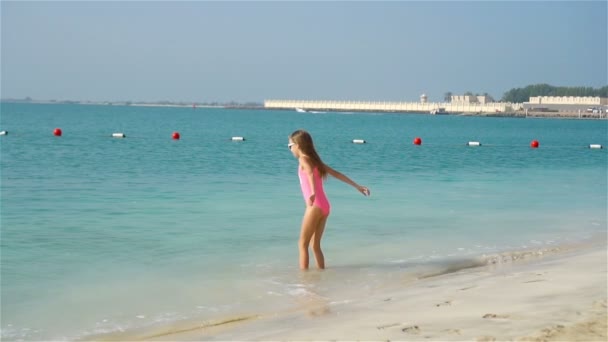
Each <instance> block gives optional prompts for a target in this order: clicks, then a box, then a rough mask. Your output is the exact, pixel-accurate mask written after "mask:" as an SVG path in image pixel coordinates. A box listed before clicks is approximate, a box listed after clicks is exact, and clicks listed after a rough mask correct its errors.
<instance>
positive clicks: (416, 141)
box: [414, 137, 422, 145]
mask: <svg viewBox="0 0 608 342" xmlns="http://www.w3.org/2000/svg"><path fill="white" fill-rule="evenodd" d="M414 145H422V139H420V138H419V137H416V138H414Z"/></svg>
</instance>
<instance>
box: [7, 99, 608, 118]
mask: <svg viewBox="0 0 608 342" xmlns="http://www.w3.org/2000/svg"><path fill="white" fill-rule="evenodd" d="M1 102H2V103H17V104H34V105H36V104H43V105H81V106H104V107H105V106H117V107H144V108H145V107H148V108H192V109H237V110H270V111H295V109H294V108H274V107H272V108H267V107H264V106H261V105H260V106H252V105H229V104H222V105H205V104H196V105H195V106H193V105H192V104H177V103H173V104H158V103H137V102H135V103H130V104H127V103H123V102H77V101H67V102H66V101H64V102H45V101H36V102H19V101H1ZM316 110H318V111H321V113H311V114H325V113H336V114H340V113H349V114H352V113H363V114H365V113H380V114H420V115H430V116H475V117H487V118H513V119H535V118H542V119H576V120H608V115H606V114H603V115H599V114H590V113H582V114H579V113H577V112H542V111H539V112H534V111H528V113H527V114H526V113H525V112H524V111H515V112H497V113H489V112H442V113H438V114H430V113H427V112H421V111H389V110H336V109H316ZM304 114H306V113H304Z"/></svg>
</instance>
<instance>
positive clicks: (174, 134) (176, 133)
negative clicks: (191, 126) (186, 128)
mask: <svg viewBox="0 0 608 342" xmlns="http://www.w3.org/2000/svg"><path fill="white" fill-rule="evenodd" d="M172 137H173V139H175V140H179V132H173V135H172Z"/></svg>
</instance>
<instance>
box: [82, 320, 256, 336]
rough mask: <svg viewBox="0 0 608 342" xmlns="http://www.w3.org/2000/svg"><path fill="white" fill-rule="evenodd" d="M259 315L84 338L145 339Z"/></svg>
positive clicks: (233, 322)
mask: <svg viewBox="0 0 608 342" xmlns="http://www.w3.org/2000/svg"><path fill="white" fill-rule="evenodd" d="M259 317H260V316H259V315H247V316H235V317H228V318H224V319H215V320H208V321H202V322H181V323H179V324H174V325H171V326H162V327H157V328H147V329H138V330H131V331H121V332H112V333H105V334H97V335H91V336H86V337H85V338H84V340H95V341H146V340H150V339H158V338H162V337H168V336H170V335H177V334H182V333H187V332H191V331H195V330H204V329H209V328H213V327H218V326H223V325H228V324H235V323H242V322H246V321H250V320H254V319H256V318H259Z"/></svg>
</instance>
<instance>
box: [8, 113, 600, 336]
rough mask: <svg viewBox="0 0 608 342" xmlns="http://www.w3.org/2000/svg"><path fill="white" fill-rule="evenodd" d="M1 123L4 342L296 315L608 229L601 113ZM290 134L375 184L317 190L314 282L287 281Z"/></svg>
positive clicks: (294, 266) (291, 274)
mask: <svg viewBox="0 0 608 342" xmlns="http://www.w3.org/2000/svg"><path fill="white" fill-rule="evenodd" d="M0 114H1V116H0V130H6V131H8V132H9V133H8V135H6V136H1V137H0V144H1V145H0V146H1V161H0V162H1V164H0V165H1V212H0V213H1V221H0V223H1V230H0V233H1V235H0V253H1V254H0V256H1V269H0V272H1V273H0V276H1V287H0V290H1V325H0V328H1V335H0V337H1V339H2V340H49V339H52V340H74V339H81V338H85V339H86V338H90V337H92V336H99V335H98V334H102V336H106V335H103V334H115V333H120V332H129V331H146V330H150V331H152V330H157V331H162V330H163V329H164V327H168V326H170V325H173V324H181V325H183V326H187V325H188V324H190V323H191V324H194V325H195V326H196V325H197V324H198V325H199V326H200V325H201V322H214V321H222V320H225V319H230V318H231V317H241V316H248V315H260V314H272V313H277V314H280V313H282V312H293V311H294V310H295V311H297V310H298V308H299V307H300V306H301V305H302V302H303V301H304V302H305V301H306V300H307V298H310V296H311V295H314V296H320V297H322V298H324V299H325V300H326V301H327V302H328V303H330V305H334V304H335V305H338V304H339V303H341V302H345V301H350V302H352V301H356V300H357V298H362V297H365V296H366V295H367V294H370V293H373V292H374V291H381V289H382V288H383V287H385V286H387V284H389V283H390V282H391V281H394V280H395V279H407V278H408V277H412V279H415V277H416V275H419V274H421V273H424V272H428V271H430V270H437V269H441V267H447V266H449V265H451V264H454V263H462V262H465V265H466V261H467V260H473V259H475V258H478V257H482V256H483V255H488V254H492V253H498V252H508V251H516V250H522V249H543V248H547V247H551V246H558V245H562V244H570V243H577V242H585V241H589V240H592V239H596V238H598V237H601V238H605V232H606V229H607V226H606V217H607V178H608V177H607V153H606V149H605V148H604V149H589V148H588V146H589V144H602V145H603V146H607V145H608V125H607V124H608V121H606V120H601V121H600V120H565V119H564V120H562V119H513V118H483V117H467V116H431V115H426V114H378V113H320V114H310V113H297V112H295V111H265V110H234V109H233V110H229V109H218V108H196V109H193V108H164V107H163V108H161V107H133V106H131V107H129V106H126V107H121V106H92V105H90V106H88V105H60V104H54V105H41V104H13V103H2V104H1V106H0ZM57 127H58V128H61V129H62V130H63V136H61V137H55V136H53V129H54V128H57ZM299 128H303V129H306V130H308V131H310V132H311V133H312V135H313V138H314V139H315V144H316V146H317V150H318V151H319V154H320V155H321V157H322V158H323V159H324V161H325V162H326V163H327V164H329V165H331V166H332V167H333V168H335V169H337V170H339V171H341V172H343V173H345V174H346V175H348V176H349V177H351V178H352V179H354V180H355V181H356V182H358V183H360V184H362V185H366V186H368V187H370V189H371V192H372V193H371V197H369V198H366V197H364V196H361V195H360V194H359V193H358V192H357V191H356V190H355V189H353V188H352V187H350V186H348V185H346V184H344V183H341V182H340V181H338V180H335V179H329V180H328V181H327V182H326V191H327V193H328V196H329V199H330V201H331V203H332V214H331V216H330V218H329V221H328V224H327V230H326V233H325V236H324V241H323V243H324V251H325V257H326V263H327V266H328V269H327V270H325V271H322V272H320V271H316V270H314V269H313V270H311V271H309V272H300V271H299V270H298V250H297V240H298V236H299V229H300V220H301V216H302V213H303V210H304V203H303V200H302V197H301V194H300V189H299V182H298V177H297V173H296V171H297V161H296V160H295V159H294V158H293V156H292V155H291V153H290V152H289V150H288V149H287V137H288V135H289V134H290V133H291V132H292V131H294V130H296V129H299ZM174 131H178V132H180V134H181V139H180V140H173V139H171V134H172V132H174ZM115 132H122V133H125V134H126V138H124V139H120V138H112V137H111V134H112V133H115ZM233 136H243V137H245V139H246V140H245V141H238V142H237V141H231V139H230V138H231V137H233ZM417 136H418V137H421V138H422V141H423V143H422V145H421V146H415V145H413V144H412V140H413V139H414V138H415V137H417ZM353 139H365V140H366V141H367V143H366V144H353V143H352V140H353ZM534 139H536V140H538V141H539V142H540V148H538V149H532V148H530V147H529V144H530V141H532V140H534ZM468 141H479V142H481V143H482V146H480V147H469V146H466V143H467V142H468ZM313 265H314V263H313Z"/></svg>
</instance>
